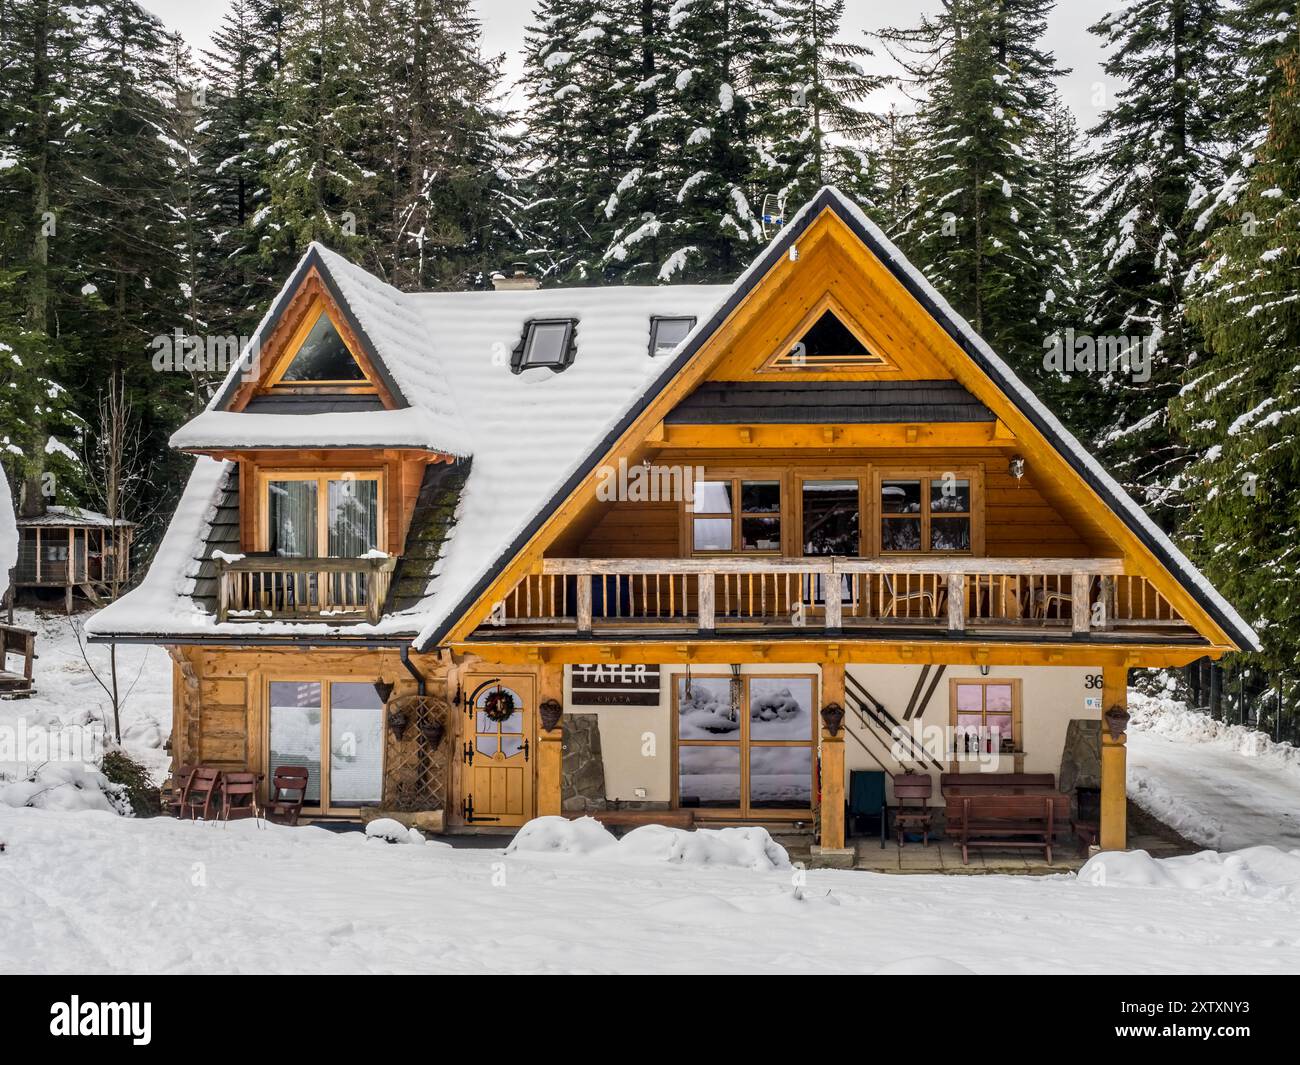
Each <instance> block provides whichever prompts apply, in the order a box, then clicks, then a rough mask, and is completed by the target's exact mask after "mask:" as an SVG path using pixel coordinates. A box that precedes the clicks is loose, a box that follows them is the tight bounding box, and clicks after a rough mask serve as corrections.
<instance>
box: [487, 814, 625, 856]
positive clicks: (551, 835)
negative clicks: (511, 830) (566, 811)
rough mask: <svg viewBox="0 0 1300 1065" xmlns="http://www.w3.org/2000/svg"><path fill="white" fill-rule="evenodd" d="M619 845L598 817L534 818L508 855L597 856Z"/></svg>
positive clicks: (517, 833) (511, 847)
mask: <svg viewBox="0 0 1300 1065" xmlns="http://www.w3.org/2000/svg"><path fill="white" fill-rule="evenodd" d="M617 843H618V840H616V839H615V838H614V836H613V834H612V833H611V832H610V831H609V830H608V829H606V828H605V826H604V825H602V824H601V823H600V822H599V821H597V820H596V819H595V818H594V817H579V818H578V819H577V820H574V821H570V820H569V819H568V818H567V817H554V816H552V817H534V818H533V819H532V820H531V821H529V822H528V824H526V825H524V827H523V828H521V829H520V830H519V831H518V832H516V833H515V838H514V839H512V840H511V841H510V846H508V847H507V848H506V853H507V854H594V853H596V851H600V850H604V849H605V848H606V847H613V846H615V845H616V844H617Z"/></svg>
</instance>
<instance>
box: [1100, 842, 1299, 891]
mask: <svg viewBox="0 0 1300 1065" xmlns="http://www.w3.org/2000/svg"><path fill="white" fill-rule="evenodd" d="M1079 880H1080V881H1081V882H1083V883H1085V884H1093V885H1095V886H1097V887H1139V888H1177V889H1180V890H1183V891H1195V892H1201V893H1204V894H1209V895H1222V896H1225V897H1227V898H1234V899H1265V900H1268V901H1278V900H1282V901H1296V900H1300V850H1296V851H1284V850H1279V849H1278V848H1277V847H1247V848H1246V849H1245V850H1240V851H1233V852H1232V853H1231V854H1219V853H1218V852H1217V851H1201V852H1200V853H1199V854H1183V855H1179V856H1178V857H1175V858H1160V859H1156V858H1152V857H1151V855H1149V854H1148V853H1147V852H1146V851H1127V852H1123V851H1111V852H1106V853H1104V854H1098V855H1095V856H1094V857H1092V858H1090V859H1088V863H1087V864H1086V865H1085V866H1084V867H1083V868H1082V869H1080V870H1079Z"/></svg>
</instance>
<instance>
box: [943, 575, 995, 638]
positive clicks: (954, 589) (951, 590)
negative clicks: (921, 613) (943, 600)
mask: <svg viewBox="0 0 1300 1065" xmlns="http://www.w3.org/2000/svg"><path fill="white" fill-rule="evenodd" d="M990 594H991V593H990ZM948 631H949V632H965V631H966V574H964V573H950V574H949V575H948Z"/></svg>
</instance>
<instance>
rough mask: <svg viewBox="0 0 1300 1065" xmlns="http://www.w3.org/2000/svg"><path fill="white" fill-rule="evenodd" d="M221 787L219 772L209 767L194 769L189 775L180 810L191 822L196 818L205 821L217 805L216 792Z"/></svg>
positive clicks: (202, 766)
mask: <svg viewBox="0 0 1300 1065" xmlns="http://www.w3.org/2000/svg"><path fill="white" fill-rule="evenodd" d="M220 787H221V770H220V769H214V768H213V767H212V766H210V765H201V766H196V767H195V768H194V772H193V773H191V774H190V783H189V786H188V787H187V788H186V789H185V799H184V801H183V802H182V803H181V809H182V810H183V811H186V812H188V813H189V815H190V819H191V820H193V819H194V818H195V817H196V816H197V817H202V818H203V819H204V820H205V821H206V820H207V819H208V818H210V817H211V816H212V813H213V810H214V809H215V807H216V803H217V791H218V790H219V789H220Z"/></svg>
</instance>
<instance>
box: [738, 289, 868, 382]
mask: <svg viewBox="0 0 1300 1065" xmlns="http://www.w3.org/2000/svg"><path fill="white" fill-rule="evenodd" d="M763 369H764V370H803V371H807V372H812V373H816V372H818V371H821V370H827V369H834V370H852V369H863V370H872V369H890V364H889V361H888V360H887V359H886V358H885V357H884V355H883V354H882V353H881V352H880V351H878V350H877V349H876V347H875V346H874V344H873V342H872V341H871V339H870V337H869V335H868V334H867V332H866V331H865V329H864V328H863V327H862V326H861V324H860V323H858V322H857V321H856V320H855V319H854V318H853V316H852V315H851V314H850V313H849V312H848V310H847V309H846V308H845V307H843V306H841V305H840V304H839V303H838V302H837V301H835V300H834V299H833V298H832V297H830V296H827V297H824V298H823V299H822V300H821V301H820V302H819V303H817V304H816V305H815V306H814V307H813V308H812V310H811V312H810V313H809V314H808V315H807V316H806V317H805V318H804V320H803V322H801V323H800V325H799V326H798V327H797V328H796V329H795V331H794V332H793V333H792V334H791V335H790V336H789V337H787V338H786V340H785V341H784V342H783V343H782V344H781V345H780V346H779V347H778V348H777V350H776V351H775V352H774V353H773V355H772V356H771V358H769V359H768V360H767V362H766V364H765V365H764V366H763Z"/></svg>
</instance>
